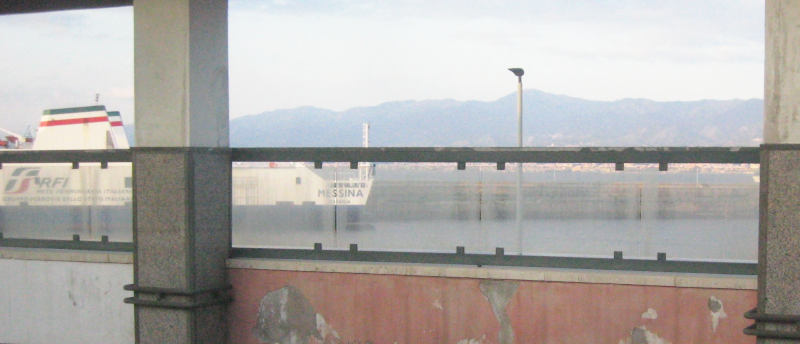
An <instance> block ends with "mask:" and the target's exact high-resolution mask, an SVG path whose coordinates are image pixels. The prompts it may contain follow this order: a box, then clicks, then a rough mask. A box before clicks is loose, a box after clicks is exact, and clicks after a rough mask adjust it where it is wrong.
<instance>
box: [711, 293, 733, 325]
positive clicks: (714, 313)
mask: <svg viewBox="0 0 800 344" xmlns="http://www.w3.org/2000/svg"><path fill="white" fill-rule="evenodd" d="M708 310H709V311H711V332H717V326H719V319H724V318H727V317H728V315H727V314H725V306H724V305H723V304H722V300H720V299H718V298H716V297H714V296H713V295H712V296H711V297H709V298H708Z"/></svg>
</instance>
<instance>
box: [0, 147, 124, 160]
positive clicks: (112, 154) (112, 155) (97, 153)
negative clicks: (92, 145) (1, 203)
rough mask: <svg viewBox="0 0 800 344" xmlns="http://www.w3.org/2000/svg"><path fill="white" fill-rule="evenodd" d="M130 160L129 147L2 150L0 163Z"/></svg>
mask: <svg viewBox="0 0 800 344" xmlns="http://www.w3.org/2000/svg"><path fill="white" fill-rule="evenodd" d="M60 162H63V163H69V162H101V163H102V162H131V150H129V149H98V150H3V151H0V163H60Z"/></svg>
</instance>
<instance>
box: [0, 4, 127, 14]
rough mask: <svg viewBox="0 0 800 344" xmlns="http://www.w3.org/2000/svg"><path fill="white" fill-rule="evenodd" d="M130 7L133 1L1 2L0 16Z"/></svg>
mask: <svg viewBox="0 0 800 344" xmlns="http://www.w3.org/2000/svg"><path fill="white" fill-rule="evenodd" d="M131 5H133V0H2V1H0V15H5V14H22V13H36V12H49V11H64V10H78V9H91V8H105V7H120V6H131Z"/></svg>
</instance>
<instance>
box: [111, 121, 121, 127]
mask: <svg viewBox="0 0 800 344" xmlns="http://www.w3.org/2000/svg"><path fill="white" fill-rule="evenodd" d="M111 126H112V127H121V126H122V121H116V122H111Z"/></svg>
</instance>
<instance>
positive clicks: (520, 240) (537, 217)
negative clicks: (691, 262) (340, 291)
mask: <svg viewBox="0 0 800 344" xmlns="http://www.w3.org/2000/svg"><path fill="white" fill-rule="evenodd" d="M242 165H243V164H240V165H239V166H236V167H235V168H234V218H233V221H234V233H233V236H234V245H236V246H251V247H298V248H310V247H312V245H313V243H316V242H319V243H322V244H323V247H325V248H338V249H347V247H348V245H349V244H351V243H354V244H358V245H359V249H361V250H392V251H425V252H454V251H455V247H456V246H464V247H465V248H466V251H467V252H468V253H470V252H471V253H493V252H494V249H495V247H503V248H504V249H505V252H506V254H518V253H519V252H520V251H522V253H524V254H526V255H567V256H597V257H610V256H611V255H612V254H613V251H623V252H624V254H625V257H628V258H633V257H640V258H649V259H653V258H655V256H656V254H657V253H658V252H665V253H667V256H668V258H670V259H697V260H744V261H755V259H756V250H757V247H756V245H757V242H758V240H757V234H758V177H757V176H758V165H736V166H728V165H709V164H702V165H682V164H673V165H670V166H669V170H668V171H659V170H658V165H632V164H629V165H626V166H625V170H624V171H615V170H614V165H610V164H525V165H524V169H523V170H524V172H523V174H522V178H521V186H520V189H521V191H522V194H523V196H522V199H521V202H520V206H521V208H522V209H523V211H522V212H521V213H520V220H519V223H518V222H517V211H516V203H517V178H518V172H517V171H518V169H517V164H507V166H506V169H505V170H497V169H496V167H495V165H494V164H468V165H467V168H466V170H457V169H456V165H455V164H444V163H442V164H412V163H396V164H377V166H375V167H374V168H372V167H368V166H369V165H368V164H362V166H361V167H359V169H358V170H351V169H349V165H348V164H332V165H326V167H325V168H323V169H320V170H316V169H313V166H311V165H307V164H284V165H276V164H273V165H272V167H270V166H269V164H261V165H260V166H257V165H252V164H251V165H248V166H247V167H244V166H242ZM299 181H300V182H303V183H305V182H308V183H309V184H305V186H302V185H301V184H298V182H299ZM337 187H338V189H337ZM348 188H350V189H348ZM337 192H338V193H348V192H349V196H354V195H356V194H358V193H359V192H360V193H361V194H363V196H364V197H366V200H365V199H363V198H359V199H357V200H355V199H354V200H348V201H347V202H344V201H343V200H339V201H338V202H333V201H332V200H331V199H321V198H320V195H331V194H333V193H337Z"/></svg>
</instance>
